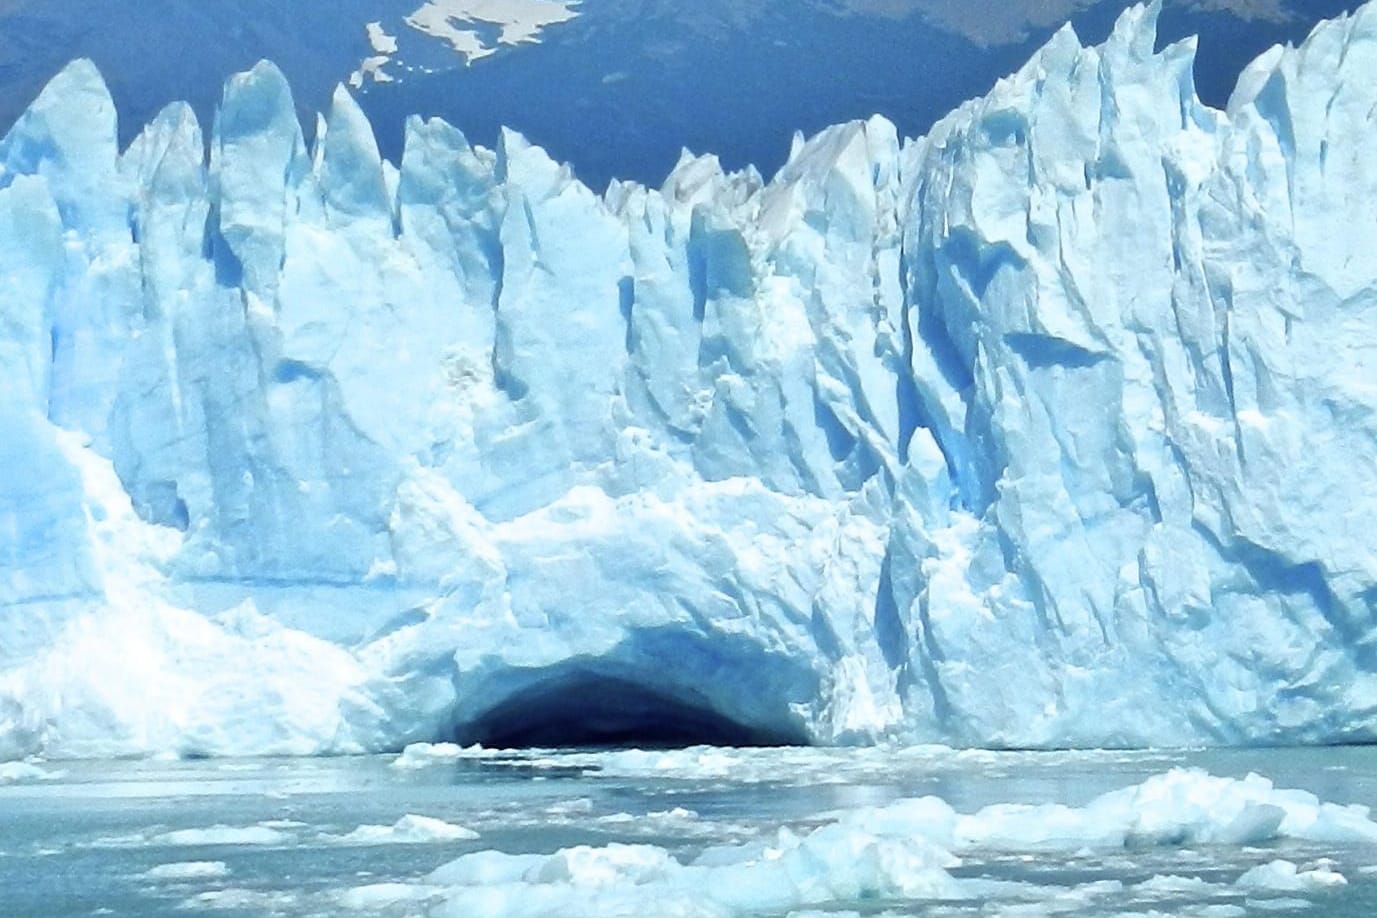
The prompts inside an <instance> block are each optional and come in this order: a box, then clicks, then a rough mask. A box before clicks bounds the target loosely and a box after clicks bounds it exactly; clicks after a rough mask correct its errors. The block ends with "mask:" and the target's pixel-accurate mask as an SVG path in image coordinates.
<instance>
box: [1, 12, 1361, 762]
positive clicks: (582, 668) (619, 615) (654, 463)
mask: <svg viewBox="0 0 1377 918" xmlns="http://www.w3.org/2000/svg"><path fill="white" fill-rule="evenodd" d="M1156 15H1157V7H1156V6H1149V7H1135V8H1133V9H1131V10H1129V11H1128V12H1126V13H1125V14H1124V15H1123V17H1122V18H1121V19H1120V21H1119V23H1118V25H1117V27H1116V28H1115V30H1114V32H1113V34H1112V35H1111V36H1110V37H1109V39H1108V40H1107V41H1106V42H1105V43H1104V44H1103V45H1102V46H1099V47H1095V48H1084V47H1082V46H1081V45H1080V43H1079V41H1078V40H1077V38H1076V36H1075V34H1074V33H1073V32H1072V31H1071V30H1070V29H1069V28H1067V29H1063V30H1062V31H1061V32H1059V33H1058V34H1057V35H1056V36H1055V37H1054V38H1053V39H1052V40H1051V41H1050V42H1049V43H1048V44H1047V46H1046V47H1045V48H1043V49H1042V50H1041V51H1040V52H1038V53H1037V55H1036V56H1035V57H1034V58H1033V59H1032V60H1031V61H1030V62H1029V63H1028V64H1027V66H1025V67H1024V68H1023V69H1022V70H1021V71H1019V72H1018V73H1016V74H1014V75H1012V76H1011V77H1009V78H1007V79H1005V80H1002V81H1001V82H1000V83H999V84H998V85H996V86H995V87H994V89H993V90H992V91H991V92H990V94H989V95H988V96H987V97H985V98H984V99H980V100H976V101H973V102H971V103H969V104H967V105H965V106H963V107H962V108H961V109H959V110H958V111H956V112H954V113H953V114H952V115H951V116H949V117H948V118H946V119H944V120H943V121H941V122H940V123H939V124H938V125H936V126H935V127H934V128H933V130H932V132H931V133H930V134H929V135H928V136H927V137H925V138H921V139H918V140H908V141H903V140H900V138H898V137H897V136H896V133H895V130H894V128H893V127H892V126H891V125H890V124H888V123H887V122H885V121H884V120H882V119H878V118H876V119H873V120H871V121H868V122H864V123H853V124H847V125H840V126H837V127H834V128H830V129H828V130H826V131H823V132H822V133H821V134H819V135H818V136H816V137H813V138H812V139H809V140H806V141H805V140H802V139H800V140H798V141H797V143H796V144H795V148H794V150H793V152H792V155H791V157H790V161H789V163H788V165H787V166H785V167H784V168H783V169H782V170H781V171H780V173H779V174H778V175H777V176H775V177H774V178H773V179H772V180H770V181H769V182H765V181H763V180H762V179H761V177H760V176H759V175H758V174H757V173H755V172H754V171H753V170H749V169H748V170H746V171H744V172H740V173H732V174H724V173H723V172H722V170H721V169H720V168H719V167H718V164H717V162H716V160H715V159H713V158H712V157H693V156H689V155H686V156H685V157H684V159H683V160H682V161H681V163H680V164H679V165H678V166H677V167H676V168H675V170H674V171H673V173H672V174H671V175H670V176H669V178H668V179H667V181H666V183H665V185H664V187H663V188H662V189H660V190H654V189H648V188H642V187H639V186H636V185H630V184H621V183H614V184H613V185H612V187H610V188H609V189H608V190H607V192H606V194H605V195H603V196H601V197H599V196H598V195H595V194H594V193H593V192H591V191H590V190H589V189H587V188H586V187H584V186H583V185H582V184H580V183H579V182H578V181H577V180H576V179H575V178H574V177H573V176H572V174H571V173H570V171H569V170H568V168H567V167H564V166H561V165H559V164H557V163H555V162H552V161H551V160H550V158H549V157H548V156H546V154H545V153H544V152H543V151H542V150H540V149H539V148H537V147H534V146H531V145H530V144H528V143H527V142H526V141H524V140H523V139H522V138H521V137H519V136H517V135H515V134H512V133H507V134H504V135H503V136H502V138H501V141H500V143H499V144H498V148H497V149H496V150H494V151H489V150H486V149H482V148H479V147H474V146H471V145H470V144H469V143H467V142H466V141H465V139H464V137H463V136H462V134H460V132H459V131H457V130H456V129H454V128H452V127H450V126H449V125H447V124H444V123H442V122H439V121H422V120H420V119H413V120H412V121H411V122H410V124H409V126H408V129H407V138H406V149H405V154H404V155H403V157H402V160H401V163H400V165H399V166H394V165H393V164H390V163H387V162H383V161H382V160H381V159H380V158H379V155H378V152H377V147H376V145H375V143H374V140H373V136H372V133H371V129H370V126H369V124H368V123H367V121H366V120H365V118H364V116H363V115H362V114H361V112H360V110H359V108H358V107H357V106H356V105H355V103H354V101H353V100H352V99H351V98H350V96H349V95H348V93H347V92H345V91H343V90H341V91H340V92H339V93H337V95H336V96H335V99H334V102H333V105H332V108H331V111H330V112H329V114H328V115H326V116H324V117H323V118H322V119H321V120H320V122H319V125H318V127H317V129H316V132H315V136H316V141H315V142H314V144H313V145H312V146H310V147H308V146H307V145H306V144H305V143H304V142H303V139H302V136H303V135H302V131H301V128H300V126H299V124H298V122H297V120H296V117H295V115H294V113H293V104H292V99H291V95H290V92H289V89H288V87H287V85H286V84H285V82H284V80H283V78H282V76H281V74H280V73H279V72H278V71H277V70H276V69H275V68H274V67H272V66H271V65H269V64H260V65H259V66H257V67H256V68H254V69H253V70H252V71H250V72H248V73H245V74H241V75H239V76H236V77H234V78H233V79H231V80H230V81H229V83H228V85H227V87H226V89H225V96H224V100H223V104H222V107H221V109H220V111H219V114H218V116H217V117H216V119H215V124H214V126H213V129H212V131H211V133H210V137H209V151H210V152H209V160H208V162H207V161H206V160H205V149H206V140H205V138H204V137H203V135H202V133H201V129H200V127H199V126H198V124H197V123H196V120H195V118H194V116H193V115H192V113H191V111H190V109H188V108H187V107H185V106H178V105H174V106H172V107H170V108H168V109H167V110H166V111H164V112H163V113H162V114H161V115H160V116H159V117H158V118H157V119H155V121H154V122H153V123H152V124H150V125H149V126H148V128H147V129H146V130H145V131H144V133H143V134H142V135H141V136H140V137H139V138H138V139H137V140H136V141H135V142H134V143H133V144H132V145H131V146H130V148H129V149H128V150H126V151H124V152H123V153H120V152H119V150H118V149H117V145H116V139H115V138H116V130H115V111H114V107H113V105H112V103H111V99H110V96H109V94H108V92H107V90H106V87H105V85H104V83H103V82H102V80H101V78H100V76H99V75H98V74H97V73H96V71H95V69H94V68H93V67H92V65H91V64H90V63H87V62H80V61H79V62H77V63H74V64H72V65H71V66H70V67H69V68H67V69H66V70H65V71H63V73H61V74H60V75H59V76H58V77H57V78H56V79H55V80H54V81H53V82H52V83H51V84H50V85H49V86H48V87H47V89H46V90H45V91H44V92H43V94H42V95H41V96H40V97H39V99H38V100H37V101H36V102H35V103H34V104H33V106H32V107H31V108H30V109H29V110H28V112H27V113H26V114H25V115H24V116H23V117H22V118H21V119H20V121H19V122H18V123H17V124H16V125H15V126H14V128H13V129H12V130H11V131H10V132H9V134H8V135H7V136H6V137H5V139H4V140H3V142H0V164H3V165H0V373H3V379H4V383H3V387H0V634H2V635H3V640H0V758H3V757H19V756H24V755H28V754H33V753H44V754H49V755H62V756H106V755H114V754H124V753H136V752H150V751H170V752H175V753H184V754H230V753H322V752H344V751H352V750H379V749H396V748H400V747H401V746H402V745H404V744H405V743H408V742H412V741H418V740H432V741H434V740H458V741H459V742H461V743H464V744H468V743H472V742H481V743H485V744H489V745H500V744H502V743H509V744H512V745H521V744H523V743H525V742H539V743H551V744H561V743H578V742H589V741H598V740H630V741H636V740H639V739H641V738H647V737H648V738H649V739H653V740H657V741H690V742H691V741H695V740H696V741H705V742H717V743H734V742H735V743H744V742H795V743H802V742H815V743H832V742H854V741H869V740H873V739H877V738H886V739H894V740H898V741H938V742H947V743H953V744H957V745H967V744H988V745H1002V744H1007V745H1015V746H1021V747H1038V746H1063V745H1071V746H1075V745H1104V744H1109V745H1119V744H1123V745H1134V744H1149V743H1151V744H1174V743H1202V742H1203V743H1234V742H1257V741H1267V742H1283V741H1284V742H1327V741H1343V740H1373V739H1377V716H1374V713H1375V712H1377V628H1374V625H1373V605H1374V603H1375V602H1377V526H1373V525H1372V520H1373V518H1374V517H1375V516H1377V387H1375V386H1374V385H1373V384H1372V381H1371V379H1370V377H1371V373H1372V368H1373V366H1374V365H1375V364H1374V361H1377V356H1374V355H1377V169H1374V168H1373V167H1372V164H1373V158H1372V157H1373V153H1372V151H1373V149H1374V148H1377V115H1374V111H1377V80H1374V79H1373V74H1374V73H1377V6H1374V5H1373V4H1369V5H1367V6H1365V7H1363V8H1362V9H1361V10H1360V11H1359V12H1357V13H1356V14H1354V15H1352V16H1349V17H1346V18H1342V19H1338V20H1335V21H1332V22H1328V23H1324V24H1321V25H1320V26H1318V27H1317V28H1316V29H1315V31H1314V33H1313V34H1312V35H1311V37H1310V38H1309V39H1308V41H1306V43H1305V44H1304V45H1303V46H1302V47H1300V48H1298V49H1276V50H1274V51H1271V52H1269V53H1267V54H1265V55H1263V57H1262V58H1260V59H1259V60H1258V61H1257V62H1256V63H1255V64H1253V65H1252V66H1250V67H1249V68H1248V69H1247V71H1246V72H1245V73H1244V74H1243V75H1242V77H1241V78H1240V80H1239V84H1238V88H1237V90H1236V92H1235V93H1234V95H1233V98H1232V99H1231V101H1230V103H1229V105H1228V108H1227V110H1226V111H1223V112H1220V111H1215V110H1213V109H1210V108H1207V107H1205V106H1203V105H1202V104H1201V103H1200V102H1199V101H1198V100H1197V98H1196V96H1195V93H1194V90H1193V87H1192V65H1193V55H1194V47H1195V46H1194V43H1193V42H1190V41H1187V42H1182V43H1179V44H1175V45H1171V46H1169V47H1166V48H1164V49H1162V50H1160V51H1154V42H1155V21H1156ZM914 91H915V92H919V91H921V87H915V90H914ZM665 724H670V725H671V726H672V730H671V732H673V733H674V734H675V735H672V736H661V735H659V734H657V733H655V731H656V730H657V729H659V728H662V727H663V726H664V725H665Z"/></svg>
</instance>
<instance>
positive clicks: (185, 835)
mask: <svg viewBox="0 0 1377 918" xmlns="http://www.w3.org/2000/svg"><path fill="white" fill-rule="evenodd" d="M290 841H291V836H289V835H287V834H286V833H284V832H279V831H278V830H276V829H270V828H268V827H267V826H263V825H256V826H210V827H209V828H205V829H177V830H175V831H172V832H163V833H161V834H159V835H154V836H151V837H150V838H148V844H150V845H168V846H175V847H187V848H190V847H199V846H202V845H205V846H208V847H209V846H218V845H263V846H268V847H271V846H275V845H285V844H288V843H289V842H290Z"/></svg>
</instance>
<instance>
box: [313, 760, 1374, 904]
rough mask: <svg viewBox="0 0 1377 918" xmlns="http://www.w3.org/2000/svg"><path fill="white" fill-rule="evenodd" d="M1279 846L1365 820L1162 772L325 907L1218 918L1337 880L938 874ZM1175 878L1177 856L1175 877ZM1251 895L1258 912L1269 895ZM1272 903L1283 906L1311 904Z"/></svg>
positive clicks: (629, 853) (612, 855)
mask: <svg viewBox="0 0 1377 918" xmlns="http://www.w3.org/2000/svg"><path fill="white" fill-rule="evenodd" d="M1281 839H1290V840H1300V841H1309V842H1324V843H1333V844H1340V845H1363V844H1367V845H1371V844H1373V843H1377V823H1374V822H1372V821H1371V820H1370V819H1369V818H1368V809H1367V808H1366V807H1362V806H1338V805H1336V804H1332V803H1322V802H1321V801H1320V800H1319V799H1318V798H1316V797H1315V796H1314V795H1313V794H1310V793H1308V792H1306V791H1300V790H1280V789H1277V788H1275V787H1273V785H1272V783H1271V782H1270V781H1268V780H1267V779H1265V778H1262V777H1260V776H1258V775H1249V776H1248V777H1247V778H1245V779H1243V780H1241V781H1240V780H1234V779H1230V778H1219V777H1214V776H1212V775H1209V774H1206V773H1205V772H1203V771H1199V770H1195V769H1176V770H1173V771H1170V772H1168V773H1165V774H1162V775H1158V776H1156V777H1153V778H1150V779H1148V780H1147V781H1145V782H1143V783H1142V784H1139V785H1136V786H1132V787H1127V788H1124V789H1122V790H1117V791H1112V792H1110V793H1107V794H1104V795H1102V796H1100V797H1097V798H1095V799H1094V800H1092V801H1091V802H1090V803H1089V804H1087V805H1086V806H1084V807H1079V808H1077V807H1068V806H1063V805H1060V804H1043V805H1023V804H1013V803H1001V804H995V805H992V806H987V807H984V808H983V809H980V810H978V811H977V812H974V813H971V814H961V813H958V812H957V811H956V810H954V809H953V808H952V807H951V806H950V805H948V804H947V803H946V802H945V801H943V800H941V799H939V798H937V797H922V798H916V799H906V800H900V801H897V802H895V803H892V804H889V805H886V806H879V807H862V808H856V809H848V810H846V811H843V812H839V813H835V814H831V816H830V818H828V820H827V821H826V822H825V823H824V824H823V825H821V826H819V827H817V828H815V829H813V830H811V831H808V832H806V833H803V834H800V833H798V832H794V831H792V830H790V829H788V828H781V829H779V830H778V832H776V833H774V834H773V835H766V836H764V837H762V838H760V839H757V840H753V841H749V842H746V843H743V844H732V845H718V846H714V847H710V848H708V849H706V850H704V851H702V852H701V853H700V854H697V855H696V856H695V857H694V858H692V859H691V860H687V861H686V860H682V859H679V858H676V857H674V856H673V855H672V854H671V853H670V852H669V851H667V850H666V849H664V848H662V847H659V846H657V845H646V844H620V843H613V844H608V845H606V846H602V847H590V846H579V847H573V848H566V849H562V850H560V851H557V852H555V853H554V854H549V855H542V854H505V853H502V852H499V851H477V852H472V853H469V854H465V855H463V856H461V857H459V858H458V859H456V860H453V861H451V862H450V863H448V864H445V865H444V866H442V867H440V868H439V869H437V870H435V871H433V872H432V873H430V874H429V875H427V876H425V877H423V878H422V879H420V880H419V881H417V882H413V883H383V884H372V885H366V886H360V887H358V888H355V889H351V890H348V891H344V892H342V893H340V894H339V895H338V897H337V902H338V904H339V905H341V906H343V907H345V908H348V909H357V910H360V911H375V910H377V909H380V908H383V907H385V906H398V905H403V904H405V905H408V906H410V907H411V908H413V909H414V908H419V907H422V906H426V907H428V908H429V910H428V911H426V914H429V915H456V916H461V915H462V916H464V918H473V916H481V915H502V916H508V918H512V916H520V915H532V916H538V915H554V914H558V915H570V916H580V915H590V916H598V915H633V914H655V915H676V916H703V918H709V916H719V915H720V916H731V915H740V914H765V913H768V914H776V913H778V914H783V913H785V912H788V911H789V910H791V909H798V908H804V907H809V906H822V907H843V908H844V907H846V906H848V905H854V904H857V903H860V902H871V903H875V902H879V903H881V904H884V905H889V906H900V905H904V904H912V903H915V902H934V901H940V902H948V903H952V902H962V901H970V900H977V901H984V902H994V903H1007V904H1008V905H1010V906H1011V907H1016V906H1017V905H1018V904H1020V903H1023V904H1026V905H1027V906H1028V907H1029V908H1032V909H1033V910H1032V911H1028V912H1026V914H1039V915H1041V914H1050V913H1053V912H1052V911H1044V910H1041V909H1039V908H1036V906H1038V905H1042V906H1045V905H1049V904H1059V905H1061V906H1062V907H1061V908H1058V909H1055V912H1068V913H1069V912H1074V911H1077V910H1078V909H1079V908H1087V909H1089V908H1093V906H1094V905H1095V903H1096V902H1097V901H1100V902H1103V903H1104V904H1105V906H1106V908H1108V907H1109V906H1116V907H1115V908H1114V909H1113V911H1114V912H1115V913H1116V914H1118V913H1120V911H1119V908H1118V907H1117V906H1121V905H1123V904H1124V903H1123V902H1122V900H1123V899H1125V898H1127V899H1129V900H1130V903H1131V904H1133V905H1141V904H1143V903H1144V902H1146V903H1163V904H1165V906H1166V907H1168V908H1170V909H1171V911H1170V912H1169V913H1170V914H1177V915H1180V914H1183V912H1181V911H1179V901H1176V900H1179V899H1181V898H1190V899H1192V900H1197V901H1201V902H1204V903H1205V904H1204V905H1203V906H1200V907H1201V908H1202V909H1203V911H1201V912H1200V914H1202V915H1206V914H1207V915H1212V916H1215V918H1225V916H1228V918H1232V916H1235V915H1244V914H1249V912H1248V911H1246V910H1245V909H1243V908H1242V907H1240V906H1238V905H1237V904H1234V903H1236V901H1237V900H1238V899H1240V898H1241V897H1243V896H1268V895H1271V896H1275V895H1278V894H1282V893H1290V894H1296V893H1303V894H1306V895H1311V896H1317V897H1322V896H1323V895H1324V894H1325V893H1326V892H1327V891H1329V890H1332V889H1334V888H1335V887H1339V886H1342V885H1344V884H1345V882H1346V879H1345V877H1344V876H1343V875H1342V874H1341V873H1339V872H1337V871H1335V870H1333V869H1332V866H1331V865H1330V864H1328V863H1318V864H1314V865H1297V864H1296V863H1294V862H1291V861H1287V860H1283V859H1276V860H1273V861H1271V862H1269V863H1265V864H1261V865H1259V866H1256V867H1252V868H1249V869H1247V870H1245V871H1243V872H1241V873H1239V874H1236V875H1235V876H1234V877H1231V878H1228V879H1223V878H1221V876H1220V874H1221V873H1222V871H1220V870H1219V869H1217V868H1214V867H1210V868H1209V869H1207V870H1205V871H1204V872H1205V873H1206V874H1208V876H1209V877H1210V879H1205V878H1204V877H1201V876H1198V875H1194V874H1190V875H1174V874H1173V875H1155V876H1152V877H1148V878H1146V879H1143V880H1141V881H1139V882H1136V883H1131V884H1130V883H1125V882H1123V881H1120V880H1109V881H1106V880H1100V881H1097V882H1093V883H1087V884H1085V885H1082V886H1076V887H1071V888H1066V887H1060V886H1045V885H1038V884H1036V883H1030V882H1019V881H1011V880H992V879H987V878H983V877H980V876H971V875H955V874H953V873H952V870H953V868H958V867H960V866H962V863H963V861H962V858H963V856H965V857H972V858H976V859H989V858H992V857H999V856H1000V855H1005V856H1008V855H1015V856H1019V855H1024V856H1043V857H1045V856H1048V855H1059V856H1062V857H1067V858H1070V857H1073V856H1081V855H1084V854H1086V853H1089V852H1108V851H1113V850H1116V849H1118V850H1123V849H1138V850H1141V849H1149V848H1156V847H1162V846H1179V847H1183V848H1190V847H1200V846H1211V847H1212V850H1215V851H1216V852H1218V851H1221V850H1223V849H1224V848H1226V847H1228V848H1237V847H1240V846H1248V845H1254V846H1255V845H1261V844H1266V843H1269V842H1274V841H1277V840H1281ZM1195 866H1196V867H1197V868H1199V867H1202V866H1205V865H1202V864H1196V865H1195ZM1190 869H1191V868H1190V864H1189V863H1188V862H1183V863H1182V870H1183V871H1189V870H1190ZM1259 901H1261V902H1262V903H1263V905H1262V906H1261V907H1265V906H1266V904H1267V903H1269V902H1273V901H1278V900H1275V899H1271V900H1269V899H1262V900H1259ZM1285 901H1286V903H1287V905H1285V906H1284V907H1288V908H1297V907H1300V908H1304V907H1307V906H1308V905H1310V904H1311V903H1310V902H1309V901H1308V900H1307V901H1304V902H1300V901H1299V900H1295V899H1287V900H1285ZM1211 903H1213V904H1211ZM1210 909H1215V910H1216V911H1210ZM1220 910H1222V911H1220ZM998 913H999V914H1004V913H1003V912H998ZM1016 913H1017V914H1025V912H1016ZM1192 913H1193V912H1192ZM829 914H830V912H829ZM886 914H888V913H886ZM991 914H994V912H991Z"/></svg>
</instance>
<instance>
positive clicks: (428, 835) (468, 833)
mask: <svg viewBox="0 0 1377 918" xmlns="http://www.w3.org/2000/svg"><path fill="white" fill-rule="evenodd" d="M477 837H478V833H477V832H475V831H473V830H472V829H466V828H464V827H463V826H457V825H454V824H453V823H449V822H445V821H444V820H443V819H435V818H433V817H430V816H417V815H414V814H407V815H406V816H403V817H402V818H401V819H398V820H397V821H396V822H395V823H393V824H392V825H390V826H373V825H363V826H359V827H358V828H357V829H354V830H353V831H352V832H348V833H346V834H344V835H340V836H333V837H332V840H333V841H334V842H336V843H338V844H341V845H424V844H430V843H432V842H450V841H468V840H470V839H474V838H477Z"/></svg>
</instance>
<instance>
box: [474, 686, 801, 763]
mask: <svg viewBox="0 0 1377 918" xmlns="http://www.w3.org/2000/svg"><path fill="white" fill-rule="evenodd" d="M455 734H456V735H455V739H456V740H457V741H458V742H460V743H462V744H466V745H467V744H471V743H479V744H481V745H483V746H485V747H487V748H490V749H527V748H553V749H571V748H581V749H587V748H592V749H609V748H612V749H618V748H621V749H629V748H640V749H676V748H684V747H687V746H737V747H758V746H805V745H808V744H809V740H808V738H807V736H805V735H804V734H803V732H802V730H800V729H798V728H797V727H794V726H792V725H784V726H781V727H776V726H769V727H761V726H758V725H750V724H744V723H741V722H739V721H736V720H733V719H732V718H730V717H728V716H726V715H724V714H722V713H720V712H719V711H717V710H715V709H714V708H713V707H712V706H711V705H710V704H709V703H708V702H707V701H706V700H703V699H691V700H690V699H685V698H684V697H681V696H678V695H672V694H670V693H668V692H666V691H662V690H659V689H656V688H652V687H649V686H647V685H645V684H643V683H639V682H633V681H631V680H628V679H622V678H615V677H609V676H603V675H598V674H594V673H586V672H578V673H568V674H563V675H561V676H558V677H556V678H553V679H549V680H545V681H542V682H540V683H538V684H536V685H533V686H530V687H528V688H526V689H524V690H522V691H520V692H517V693H516V694H514V695H512V696H511V697H509V698H508V699H506V700H505V701H503V702H502V703H500V704H498V705H496V706H495V707H493V708H491V709H489V710H488V711H486V712H485V713H484V714H482V715H481V716H479V717H477V718H475V719H474V720H471V721H467V722H465V723H463V724H460V725H459V726H458V727H457V728H456V730H455Z"/></svg>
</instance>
